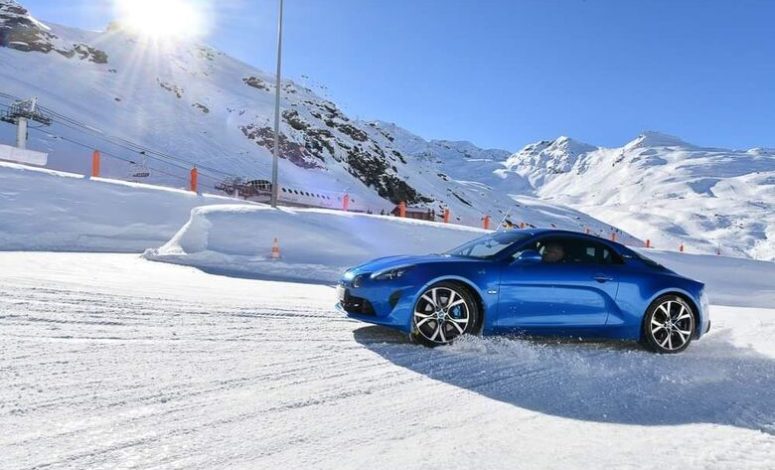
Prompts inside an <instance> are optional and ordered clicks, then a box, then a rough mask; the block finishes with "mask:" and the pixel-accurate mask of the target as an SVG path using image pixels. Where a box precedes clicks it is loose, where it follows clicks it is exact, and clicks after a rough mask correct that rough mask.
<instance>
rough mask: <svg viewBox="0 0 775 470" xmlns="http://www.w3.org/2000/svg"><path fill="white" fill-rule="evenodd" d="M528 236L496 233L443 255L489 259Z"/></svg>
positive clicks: (517, 233)
mask: <svg viewBox="0 0 775 470" xmlns="http://www.w3.org/2000/svg"><path fill="white" fill-rule="evenodd" d="M529 236H530V234H527V233H524V232H496V233H492V234H489V235H485V236H483V237H479V238H477V239H475V240H471V241H470V242H468V243H465V244H463V245H461V246H459V247H457V248H454V249H452V250H449V251H448V252H446V253H444V254H446V255H449V256H462V257H465V258H479V259H491V258H494V257H495V256H497V255H498V254H500V253H502V252H503V251H505V250H506V249H508V248H509V247H510V246H512V245H513V244H514V243H516V242H519V241H522V240H525V239H527V238H528V237H529Z"/></svg>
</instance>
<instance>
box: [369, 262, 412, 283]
mask: <svg viewBox="0 0 775 470" xmlns="http://www.w3.org/2000/svg"><path fill="white" fill-rule="evenodd" d="M412 268H413V266H401V267H398V268H390V269H386V270H384V271H378V272H376V273H374V274H372V275H371V278H372V279H373V280H375V281H392V280H394V279H401V278H402V277H403V276H404V275H405V274H406V273H407V271H409V270H410V269H412Z"/></svg>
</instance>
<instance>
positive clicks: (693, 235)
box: [505, 132, 775, 260]
mask: <svg viewBox="0 0 775 470" xmlns="http://www.w3.org/2000/svg"><path fill="white" fill-rule="evenodd" d="M505 166H506V168H507V170H505V171H506V172H514V173H516V174H518V175H520V176H522V177H524V178H526V179H527V180H528V181H530V183H531V185H532V186H533V188H534V193H535V195H537V196H538V197H540V198H542V199H543V200H545V201H551V202H555V203H558V204H567V205H569V206H571V207H574V208H576V209H578V210H581V211H583V212H585V213H588V214H590V215H592V216H595V217H598V218H600V219H601V220H604V221H607V222H609V223H611V224H615V225H616V226H619V227H622V228H624V229H625V230H627V231H629V232H630V233H634V234H637V235H638V236H639V237H640V238H642V239H650V240H651V241H652V243H653V244H654V245H656V246H657V247H659V248H664V249H678V247H679V246H680V244H682V243H683V244H684V245H685V248H686V249H687V250H694V251H697V252H701V253H713V252H716V250H720V251H721V252H722V253H726V254H730V255H735V256H749V257H753V258H756V259H764V260H773V259H775V152H773V151H772V150H767V149H752V150H747V151H743V150H727V149H718V148H705V147H699V146H695V145H692V144H689V143H687V142H684V141H682V140H681V139H679V138H677V137H673V136H669V135H665V134H660V133H656V132H644V133H643V134H641V135H640V136H638V137H637V138H636V139H634V140H633V141H631V142H629V143H627V144H626V145H624V146H622V147H619V148H600V147H593V146H590V145H587V144H582V143H578V142H573V141H570V140H569V139H567V138H565V137H562V138H560V139H558V140H556V141H554V142H540V143H538V144H532V145H528V146H527V147H525V148H523V149H522V150H520V151H519V152H517V153H515V154H514V155H512V156H511V157H509V158H508V160H507V161H506V163H505Z"/></svg>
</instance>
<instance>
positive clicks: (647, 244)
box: [646, 238, 651, 248]
mask: <svg viewBox="0 0 775 470" xmlns="http://www.w3.org/2000/svg"><path fill="white" fill-rule="evenodd" d="M646 248H651V239H649V238H647V239H646Z"/></svg>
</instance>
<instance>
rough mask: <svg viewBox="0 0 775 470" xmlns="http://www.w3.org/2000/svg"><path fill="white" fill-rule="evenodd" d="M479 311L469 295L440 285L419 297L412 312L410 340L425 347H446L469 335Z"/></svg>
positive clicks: (472, 330)
mask: <svg viewBox="0 0 775 470" xmlns="http://www.w3.org/2000/svg"><path fill="white" fill-rule="evenodd" d="M478 321H479V308H478V306H477V303H476V301H475V300H474V299H473V298H472V297H471V294H470V293H469V292H468V291H467V290H466V289H465V288H463V287H461V286H460V285H458V284H455V283H451V282H440V283H438V284H434V285H432V286H430V287H429V288H428V289H426V290H425V292H423V293H422V295H420V297H419V299H418V300H417V303H416V304H415V305H414V310H413V313H412V339H413V340H414V341H415V342H418V343H420V344H423V345H425V346H438V345H441V344H449V343H451V342H452V340H453V339H455V338H457V337H458V336H460V335H462V334H465V333H472V332H474V331H475V329H476V328H477V325H478Z"/></svg>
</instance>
